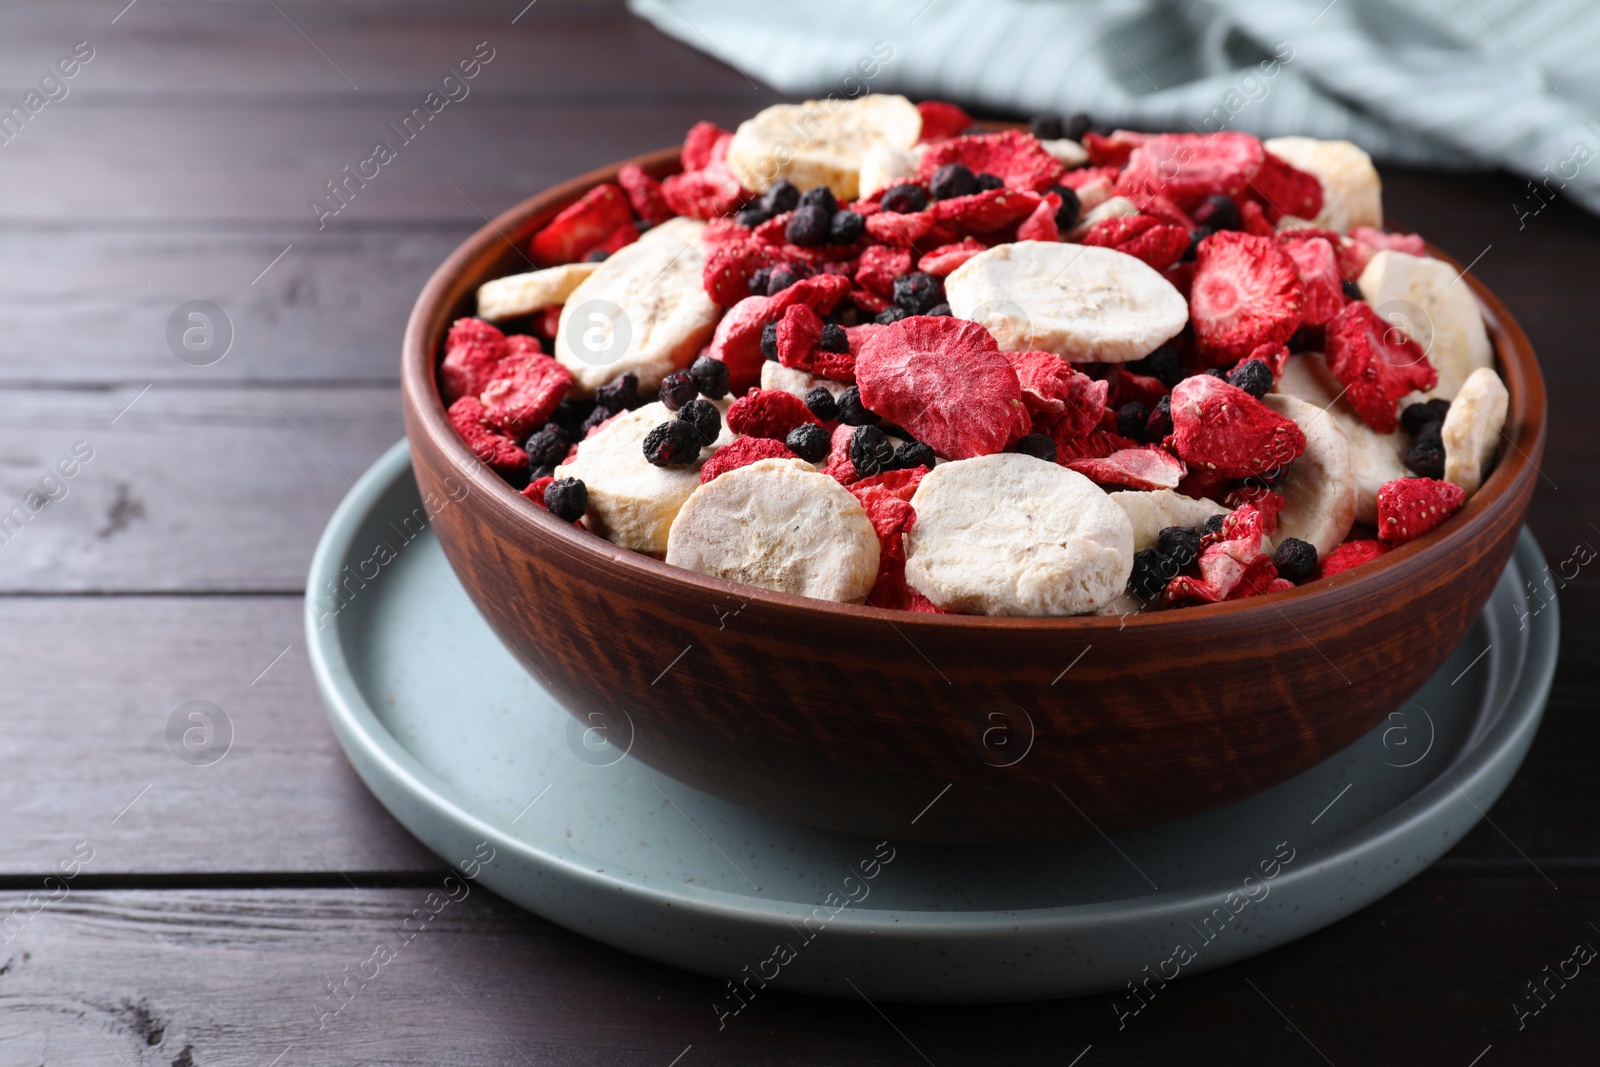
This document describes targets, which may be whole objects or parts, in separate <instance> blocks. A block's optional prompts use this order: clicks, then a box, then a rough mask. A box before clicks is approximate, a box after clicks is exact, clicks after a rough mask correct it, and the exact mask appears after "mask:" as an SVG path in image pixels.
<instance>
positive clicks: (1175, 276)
mask: <svg viewBox="0 0 1600 1067" xmlns="http://www.w3.org/2000/svg"><path fill="white" fill-rule="evenodd" d="M1161 276H1162V277H1163V278H1165V279H1166V280H1167V281H1168V282H1169V283H1171V285H1172V287H1173V288H1174V289H1176V290H1178V293H1179V295H1180V296H1182V297H1183V298H1184V300H1188V299H1189V294H1190V293H1191V292H1192V291H1193V289H1194V260H1192V259H1191V260H1188V261H1186V262H1179V263H1174V264H1173V265H1172V266H1170V267H1168V268H1167V269H1166V270H1164V271H1162V272H1161Z"/></svg>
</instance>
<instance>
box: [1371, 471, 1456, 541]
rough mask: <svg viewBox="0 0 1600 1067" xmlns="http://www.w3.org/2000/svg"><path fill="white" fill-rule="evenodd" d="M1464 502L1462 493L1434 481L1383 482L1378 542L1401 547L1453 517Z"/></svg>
mask: <svg viewBox="0 0 1600 1067" xmlns="http://www.w3.org/2000/svg"><path fill="white" fill-rule="evenodd" d="M1466 501H1467V493H1466V490H1464V489H1462V488H1461V487H1460V486H1459V485H1456V484H1454V483H1453V482H1444V481H1440V480H1438V479H1437V478H1396V479H1395V480H1394V481H1392V482H1384V483H1383V485H1382V486H1381V487H1380V488H1379V489H1378V540H1380V541H1387V542H1388V543H1389V544H1391V545H1403V544H1405V543H1406V542H1407V541H1411V540H1414V539H1416V538H1418V537H1421V536H1422V535H1423V534H1425V533H1427V532H1428V531H1429V530H1431V529H1433V528H1434V527H1435V526H1438V525H1439V524H1440V523H1441V522H1443V521H1444V520H1446V519H1448V518H1449V517H1450V516H1452V515H1454V514H1455V513H1456V512H1457V511H1459V510H1460V509H1461V505H1462V504H1464V503H1466Z"/></svg>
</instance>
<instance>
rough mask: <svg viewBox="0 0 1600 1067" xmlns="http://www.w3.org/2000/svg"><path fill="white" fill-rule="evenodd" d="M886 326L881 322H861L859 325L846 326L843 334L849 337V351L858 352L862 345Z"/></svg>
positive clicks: (885, 328)
mask: <svg viewBox="0 0 1600 1067" xmlns="http://www.w3.org/2000/svg"><path fill="white" fill-rule="evenodd" d="M888 328H889V327H887V326H885V325H884V324H883V323H881V322H863V323H862V324H861V325H859V326H846V327H845V328H844V335H845V336H846V337H847V338H849V339H850V351H852V352H859V351H861V346H862V345H864V344H866V343H867V342H868V341H870V340H872V339H873V338H874V337H876V336H878V335H879V334H880V333H882V332H883V331H884V330H887V329H888Z"/></svg>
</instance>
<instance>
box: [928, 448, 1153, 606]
mask: <svg viewBox="0 0 1600 1067" xmlns="http://www.w3.org/2000/svg"><path fill="white" fill-rule="evenodd" d="M911 506H912V508H914V509H915V510H916V513H917V521H916V523H915V524H914V525H913V526H912V527H911V529H910V531H908V532H907V533H906V535H905V546H906V580H907V581H908V582H910V583H911V586H912V588H914V589H917V590H919V591H921V592H922V594H923V595H924V596H926V597H927V598H928V599H929V600H931V601H933V602H934V603H935V604H937V605H939V606H940V607H941V608H944V609H945V610H947V611H957V612H966V613H969V614H981V615H1082V614H1085V613H1087V612H1091V611H1096V610H1098V609H1100V608H1102V607H1104V606H1105V605H1107V604H1109V603H1110V602H1111V601H1113V600H1115V599H1116V598H1117V596H1118V595H1119V594H1120V593H1121V592H1122V591H1123V589H1124V588H1125V587H1126V585H1127V584H1128V575H1129V574H1130V573H1131V572H1132V570H1133V526H1132V524H1131V523H1130V522H1129V521H1128V516H1127V513H1126V512H1124V511H1123V510H1122V509H1121V508H1119V507H1118V506H1117V505H1116V504H1114V503H1112V501H1111V498H1110V497H1108V496H1107V495H1106V494H1105V493H1104V492H1103V491H1101V489H1100V487H1099V486H1097V485H1095V484H1094V483H1093V482H1091V481H1090V480H1089V479H1087V478H1085V477H1084V476H1083V475H1081V474H1078V473H1077V472H1076V471H1070V470H1068V469H1067V468H1065V467H1062V466H1059V465H1057V464H1055V463H1047V462H1044V461H1042V460H1038V459H1034V458H1033V457H1032V456H1024V455H1021V454H1019V453H1016V452H1002V453H997V454H995V455H990V456H979V457H977V458H975V459H963V460H957V461H954V462H950V463H944V464H941V465H939V466H938V467H935V468H934V469H933V470H931V471H929V472H928V473H927V474H926V475H924V476H923V478H922V482H921V483H920V484H919V485H918V486H917V491H916V494H915V495H913V496H912V498H911Z"/></svg>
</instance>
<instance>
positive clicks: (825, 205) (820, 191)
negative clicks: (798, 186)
mask: <svg viewBox="0 0 1600 1067" xmlns="http://www.w3.org/2000/svg"><path fill="white" fill-rule="evenodd" d="M795 202H796V204H798V205H799V206H800V207H820V208H821V209H822V210H824V211H826V212H827V213H828V214H829V215H832V214H833V213H834V212H835V211H838V210H839V201H838V200H837V199H836V198H835V197H834V195H833V190H832V189H829V188H828V187H827V186H826V185H819V186H817V187H816V188H815V189H807V190H806V191H805V192H803V193H801V194H800V197H799V199H798V200H796V201H795Z"/></svg>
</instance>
